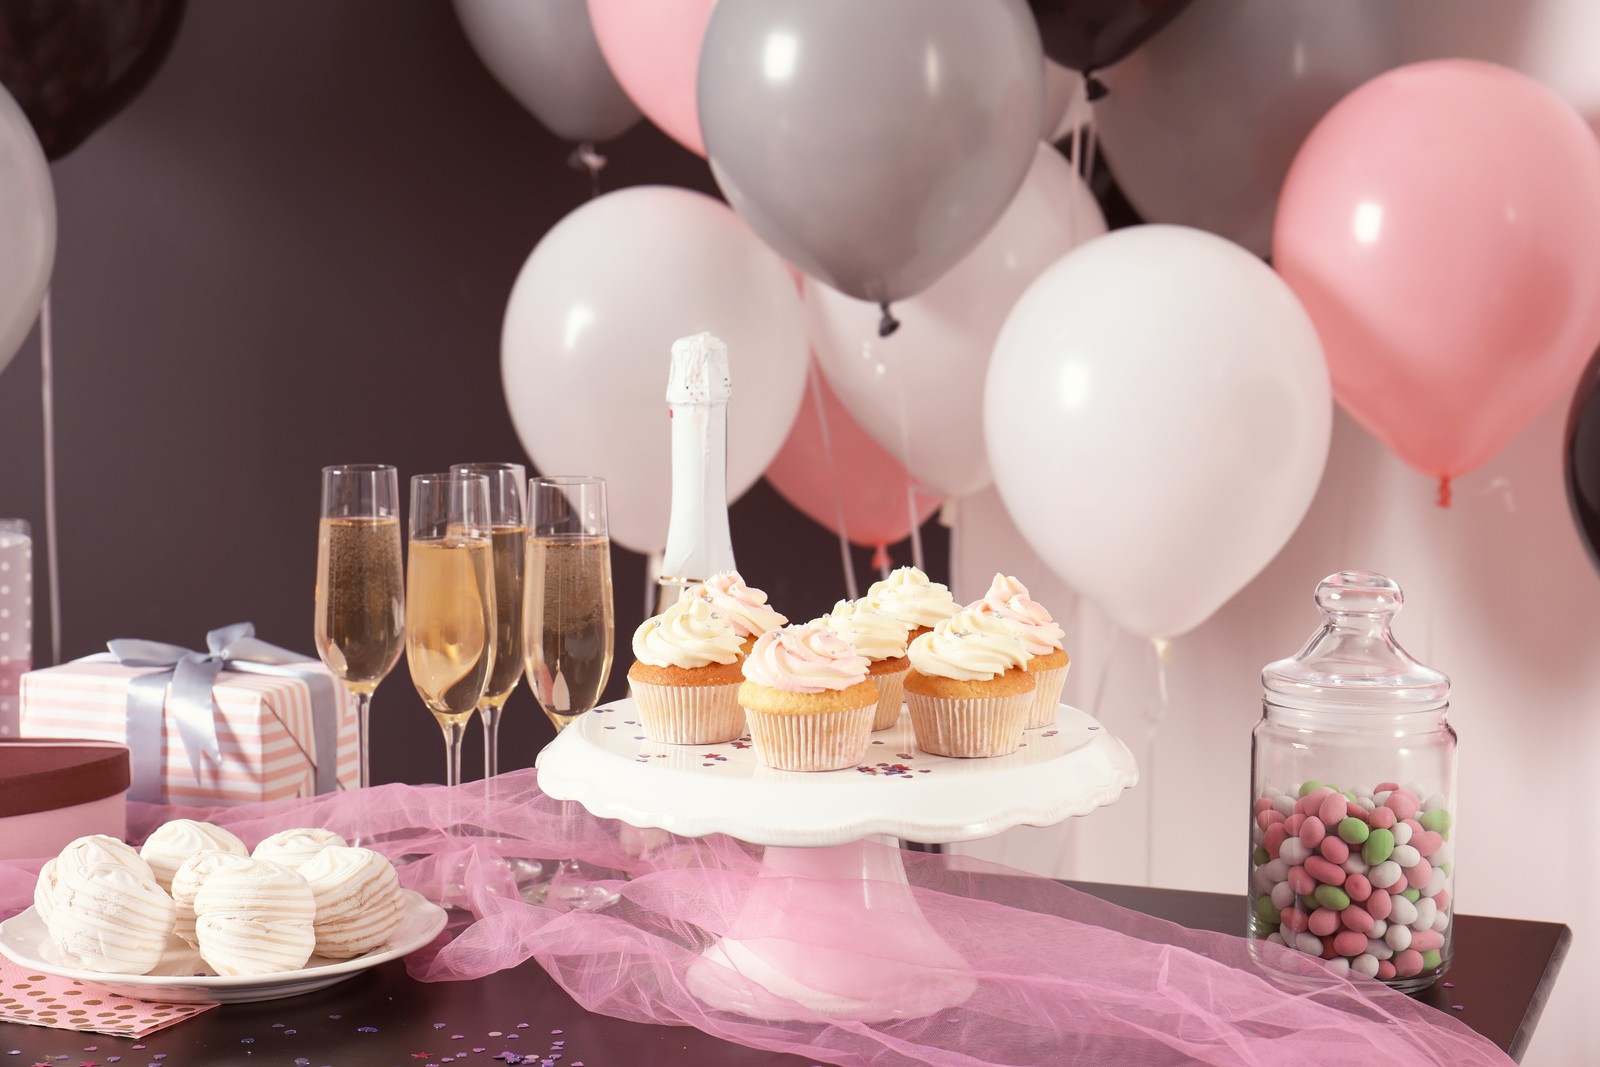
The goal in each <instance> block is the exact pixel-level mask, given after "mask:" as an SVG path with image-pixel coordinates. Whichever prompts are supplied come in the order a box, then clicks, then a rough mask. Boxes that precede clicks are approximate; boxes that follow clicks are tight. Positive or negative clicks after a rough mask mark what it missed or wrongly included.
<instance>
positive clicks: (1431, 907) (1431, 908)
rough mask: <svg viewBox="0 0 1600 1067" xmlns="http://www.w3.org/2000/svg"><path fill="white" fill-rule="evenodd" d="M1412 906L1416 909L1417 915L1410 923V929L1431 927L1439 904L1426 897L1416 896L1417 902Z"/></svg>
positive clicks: (1437, 914) (1429, 928)
mask: <svg viewBox="0 0 1600 1067" xmlns="http://www.w3.org/2000/svg"><path fill="white" fill-rule="evenodd" d="M1413 907H1415V908H1416V909H1417V917H1416V919H1415V920H1413V921H1412V923H1411V927H1412V929H1414V930H1431V929H1433V920H1434V919H1436V918H1438V916H1439V905H1437V904H1435V903H1434V902H1433V901H1432V900H1430V899H1429V898H1427V897H1418V898H1417V902H1416V904H1414V905H1413Z"/></svg>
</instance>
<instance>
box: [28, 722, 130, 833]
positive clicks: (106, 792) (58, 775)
mask: <svg viewBox="0 0 1600 1067" xmlns="http://www.w3.org/2000/svg"><path fill="white" fill-rule="evenodd" d="M128 774H129V771H128V748H127V746H126V745H118V744H114V743H111V742H96V741H84V740H80V739H70V740H68V739H47V738H21V739H17V738H8V739H7V740H5V741H0V818H5V817H8V816H12V815H28V814H31V813H33V812H36V811H54V810H55V809H57V808H68V807H72V806H73V805H76V804H87V803H89V802H90V801H94V800H103V799H105V798H106V797H109V796H114V795H116V794H117V793H122V792H125V791H126V790H127V788H128V782H129V777H128Z"/></svg>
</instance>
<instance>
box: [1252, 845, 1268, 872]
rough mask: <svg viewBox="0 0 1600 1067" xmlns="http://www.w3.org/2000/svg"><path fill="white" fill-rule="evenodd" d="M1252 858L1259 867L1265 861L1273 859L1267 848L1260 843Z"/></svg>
mask: <svg viewBox="0 0 1600 1067" xmlns="http://www.w3.org/2000/svg"><path fill="white" fill-rule="evenodd" d="M1250 859H1251V860H1253V861H1254V862H1255V865H1256V866H1257V867H1259V866H1261V865H1262V864H1263V863H1266V862H1267V861H1268V860H1270V859H1272V857H1271V856H1270V855H1268V854H1267V850H1266V849H1264V848H1262V847H1261V846H1260V845H1257V846H1256V850H1255V851H1254V852H1252V853H1251V854H1250Z"/></svg>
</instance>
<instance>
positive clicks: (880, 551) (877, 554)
mask: <svg viewBox="0 0 1600 1067" xmlns="http://www.w3.org/2000/svg"><path fill="white" fill-rule="evenodd" d="M893 562H894V561H893V560H892V559H890V558H889V546H888V545H879V546H878V547H877V548H875V549H873V551H872V569H873V570H875V571H886V570H888V569H889V564H891V563H893Z"/></svg>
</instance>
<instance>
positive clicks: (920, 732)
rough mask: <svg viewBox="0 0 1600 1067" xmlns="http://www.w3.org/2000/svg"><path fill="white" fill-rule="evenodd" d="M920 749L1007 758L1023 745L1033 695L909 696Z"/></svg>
mask: <svg viewBox="0 0 1600 1067" xmlns="http://www.w3.org/2000/svg"><path fill="white" fill-rule="evenodd" d="M906 700H907V702H908V703H909V704H910V707H911V729H912V730H913V731H914V732H915V733H916V735H917V747H918V748H920V749H922V750H923V751H924V752H932V753H933V754H934V755H936V756H972V757H981V756H1005V755H1009V754H1010V753H1012V752H1015V751H1016V750H1017V748H1018V747H1019V746H1020V745H1021V744H1022V730H1023V726H1024V724H1025V723H1026V722H1027V721H1028V709H1029V707H1030V706H1031V705H1032V703H1033V693H1032V692H1031V691H1030V692H1027V693H1018V694H1016V695H1015V696H1004V697H970V698H966V699H958V698H955V697H935V696H924V695H923V694H921V693H912V692H907V693H906Z"/></svg>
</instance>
